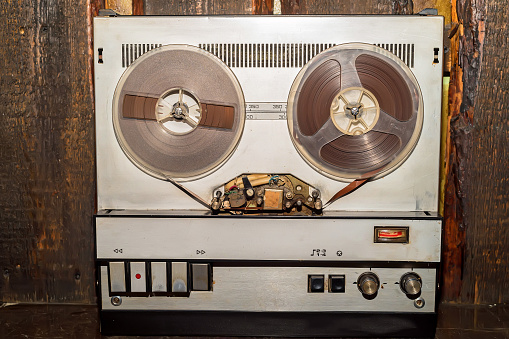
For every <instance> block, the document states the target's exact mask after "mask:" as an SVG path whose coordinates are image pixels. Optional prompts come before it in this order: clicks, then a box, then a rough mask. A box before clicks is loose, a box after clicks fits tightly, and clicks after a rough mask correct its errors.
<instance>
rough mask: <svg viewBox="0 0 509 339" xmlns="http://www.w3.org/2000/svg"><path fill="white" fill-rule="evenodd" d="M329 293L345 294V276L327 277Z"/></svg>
mask: <svg viewBox="0 0 509 339" xmlns="http://www.w3.org/2000/svg"><path fill="white" fill-rule="evenodd" d="M329 292H331V293H345V275H344V274H342V275H329Z"/></svg>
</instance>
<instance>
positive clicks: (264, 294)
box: [100, 266, 436, 313]
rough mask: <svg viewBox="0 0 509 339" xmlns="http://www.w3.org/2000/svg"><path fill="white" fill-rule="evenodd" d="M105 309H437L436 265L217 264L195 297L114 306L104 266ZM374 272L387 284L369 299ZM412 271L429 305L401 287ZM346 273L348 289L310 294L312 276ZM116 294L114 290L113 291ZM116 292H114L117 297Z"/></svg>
mask: <svg viewBox="0 0 509 339" xmlns="http://www.w3.org/2000/svg"><path fill="white" fill-rule="evenodd" d="M100 272H101V294H102V296H103V297H102V309H103V310H117V311H121V310H182V311H184V310H194V311H199V310H207V311H292V312H306V311H310V312H331V311H332V312H334V311H338V312H339V311H349V312H353V311H363V312H369V311H378V312H414V313H417V312H419V313H432V312H434V311H435V286H436V270H435V269H425V268H415V269H412V268H371V269H369V268H346V267H214V272H213V290H212V291H192V292H191V293H190V295H189V297H166V296H153V297H150V298H148V297H122V304H121V305H120V306H113V305H112V304H111V302H110V298H109V297H108V296H109V295H110V294H109V291H108V269H107V267H106V266H102V267H101V271H100ZM364 272H374V273H375V274H376V275H377V276H378V278H379V279H380V283H381V286H383V288H380V289H379V290H378V294H377V296H376V298H374V299H373V300H368V299H366V298H364V297H363V296H362V294H361V293H360V292H359V290H358V288H357V285H356V284H355V283H356V281H357V278H358V277H359V275H360V274H362V273H364ZM407 272H414V273H417V274H418V275H419V276H420V277H421V279H422V293H421V296H420V297H421V298H422V299H424V302H425V303H424V307H422V308H416V307H415V306H414V300H411V299H409V298H407V296H406V295H405V294H404V293H403V292H402V291H401V289H400V286H399V281H400V279H401V276H402V275H403V274H405V273H407ZM311 274H312V275H315V274H319V275H324V276H325V277H327V276H328V275H329V274H331V275H340V274H341V275H345V293H330V292H327V291H325V292H324V293H308V290H307V282H308V275H311ZM113 295H114V294H113ZM113 295H112V296H113Z"/></svg>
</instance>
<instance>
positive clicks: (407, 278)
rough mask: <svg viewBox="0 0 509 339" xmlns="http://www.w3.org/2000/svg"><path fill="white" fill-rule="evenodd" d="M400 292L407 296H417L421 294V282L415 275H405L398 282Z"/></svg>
mask: <svg viewBox="0 0 509 339" xmlns="http://www.w3.org/2000/svg"><path fill="white" fill-rule="evenodd" d="M399 283H400V286H401V290H402V291H403V292H404V293H405V294H406V295H408V296H410V297H412V296H417V295H419V293H421V288H422V281H421V277H419V275H418V274H416V273H406V274H404V275H403V276H402V277H401V280H400V282H399Z"/></svg>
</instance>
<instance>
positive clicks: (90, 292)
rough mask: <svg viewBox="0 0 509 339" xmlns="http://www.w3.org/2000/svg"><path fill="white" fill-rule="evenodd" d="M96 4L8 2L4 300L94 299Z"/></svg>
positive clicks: (2, 147) (3, 95)
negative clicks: (90, 20)
mask: <svg viewBox="0 0 509 339" xmlns="http://www.w3.org/2000/svg"><path fill="white" fill-rule="evenodd" d="M88 10H89V8H88V7H87V1H85V0H81V1H70V0H66V1H62V0H60V1H57V0H53V1H42V0H21V1H16V2H13V1H9V2H1V3H0V13H1V15H0V26H1V27H2V29H1V30H0V37H1V39H2V45H1V47H0V58H1V60H2V67H1V68H0V79H1V82H0V110H1V114H0V130H1V131H0V153H1V159H2V161H1V162H0V188H1V189H0V206H1V210H2V212H1V217H0V239H2V240H1V241H0V267H1V269H2V275H1V276H0V299H1V301H3V302H18V301H21V302H25V301H30V302H34V301H38V302H39V301H44V302H82V303H91V302H93V301H94V298H95V296H94V294H95V293H94V268H93V259H94V257H93V235H92V214H93V211H94V190H95V188H94V186H95V179H94V177H95V174H94V136H93V131H94V128H93V115H92V111H93V106H92V93H91V91H90V90H91V87H90V70H89V67H88V65H89V60H88V40H89V39H88V30H87V28H88V27H87V11H88Z"/></svg>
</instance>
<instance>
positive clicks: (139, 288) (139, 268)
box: [130, 262, 147, 293]
mask: <svg viewBox="0 0 509 339" xmlns="http://www.w3.org/2000/svg"><path fill="white" fill-rule="evenodd" d="M130 271H131V274H130V275H131V292H141V293H144V292H147V277H146V272H145V263H144V262H131V264H130Z"/></svg>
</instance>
